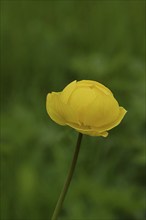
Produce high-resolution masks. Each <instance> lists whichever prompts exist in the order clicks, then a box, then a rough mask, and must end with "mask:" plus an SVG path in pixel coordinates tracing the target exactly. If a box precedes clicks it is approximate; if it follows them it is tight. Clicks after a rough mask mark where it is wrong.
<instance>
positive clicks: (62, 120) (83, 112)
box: [46, 80, 127, 137]
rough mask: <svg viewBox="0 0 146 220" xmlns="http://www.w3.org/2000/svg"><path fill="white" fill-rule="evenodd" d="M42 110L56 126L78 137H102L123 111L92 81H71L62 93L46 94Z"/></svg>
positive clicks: (112, 98)
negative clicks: (69, 130)
mask: <svg viewBox="0 0 146 220" xmlns="http://www.w3.org/2000/svg"><path fill="white" fill-rule="evenodd" d="M46 108H47V112H48V114H49V116H50V117H51V119H52V120H53V121H55V122H56V123H58V124H60V125H68V126H70V127H72V128H74V129H75V130H77V131H79V132H80V133H82V134H87V135H91V136H103V137H106V136H107V135H108V132H107V131H108V130H110V129H112V128H114V127H115V126H117V125H118V124H119V123H120V122H121V120H122V119H123V117H124V115H125V114H126V112H127V111H126V110H125V109H124V108H123V107H120V106H119V104H118V102H117V101H116V99H115V98H114V96H113V94H112V92H111V91H110V90H109V89H108V88H107V87H105V86H104V85H102V84H101V83H98V82H96V81H92V80H81V81H78V82H77V81H73V82H71V83H70V84H69V85H67V86H66V87H65V88H64V89H63V91H62V92H52V93H49V94H48V95H47V102H46Z"/></svg>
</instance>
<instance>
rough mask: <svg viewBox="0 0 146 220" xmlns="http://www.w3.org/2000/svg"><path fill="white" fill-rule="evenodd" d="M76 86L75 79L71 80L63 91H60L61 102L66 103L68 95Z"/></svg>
mask: <svg viewBox="0 0 146 220" xmlns="http://www.w3.org/2000/svg"><path fill="white" fill-rule="evenodd" d="M75 88H76V80H75V81H73V82H71V83H70V84H69V85H67V86H66V87H65V88H64V89H63V91H62V92H61V100H62V102H64V103H66V104H67V102H68V99H69V97H70V95H71V94H72V92H73V91H74V90H75Z"/></svg>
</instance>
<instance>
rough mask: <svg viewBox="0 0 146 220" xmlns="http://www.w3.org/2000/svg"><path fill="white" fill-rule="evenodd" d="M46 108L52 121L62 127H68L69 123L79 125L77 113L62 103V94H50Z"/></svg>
mask: <svg viewBox="0 0 146 220" xmlns="http://www.w3.org/2000/svg"><path fill="white" fill-rule="evenodd" d="M46 108H47V112H48V114H49V116H50V117H51V119H52V120H53V121H55V122H56V123H58V124H60V125H66V123H67V122H76V123H77V124H79V119H78V114H77V112H75V111H74V110H73V109H72V108H71V107H70V106H69V105H67V104H65V103H63V102H62V100H61V93H60V92H58V93H56V92H52V93H49V94H48V96H47V103H46Z"/></svg>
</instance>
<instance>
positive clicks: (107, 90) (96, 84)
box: [77, 80, 113, 95]
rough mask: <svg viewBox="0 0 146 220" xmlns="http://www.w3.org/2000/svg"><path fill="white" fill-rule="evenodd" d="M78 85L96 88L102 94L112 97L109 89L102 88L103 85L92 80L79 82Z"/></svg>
mask: <svg viewBox="0 0 146 220" xmlns="http://www.w3.org/2000/svg"><path fill="white" fill-rule="evenodd" d="M78 84H79V86H81V85H82V86H86V87H87V86H88V87H93V86H95V87H97V88H98V89H99V90H101V91H102V92H104V93H105V94H110V95H113V93H112V92H111V91H110V89H108V88H107V87H106V86H104V85H103V84H101V83H99V82H96V81H93V80H81V81H79V82H77V85H78Z"/></svg>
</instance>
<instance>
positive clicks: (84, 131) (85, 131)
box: [67, 123, 108, 137]
mask: <svg viewBox="0 0 146 220" xmlns="http://www.w3.org/2000/svg"><path fill="white" fill-rule="evenodd" d="M67 125H68V126H70V127H72V128H74V129H75V130H76V131H78V132H80V133H82V134H87V135H90V136H103V137H107V136H108V132H107V131H102V132H100V131H98V130H96V129H92V128H85V126H82V125H80V126H79V125H77V124H73V123H67Z"/></svg>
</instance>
